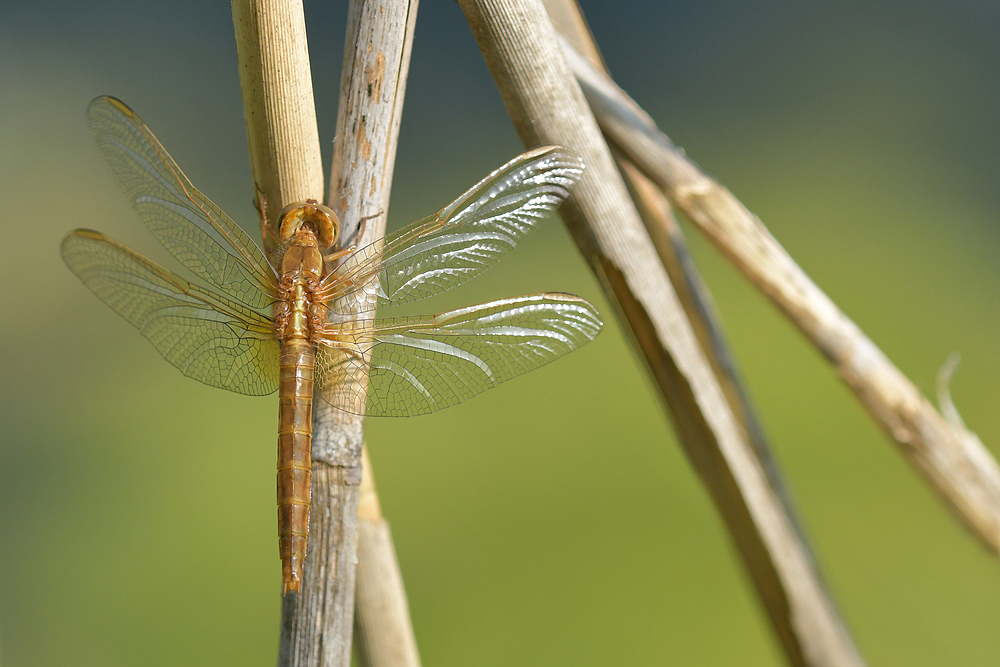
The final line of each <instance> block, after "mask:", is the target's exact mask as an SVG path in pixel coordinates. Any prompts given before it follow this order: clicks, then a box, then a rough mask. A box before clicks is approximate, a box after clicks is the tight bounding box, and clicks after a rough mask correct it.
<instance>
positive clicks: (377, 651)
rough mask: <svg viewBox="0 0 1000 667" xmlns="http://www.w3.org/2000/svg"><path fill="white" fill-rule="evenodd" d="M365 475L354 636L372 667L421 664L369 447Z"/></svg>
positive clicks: (364, 456)
mask: <svg viewBox="0 0 1000 667" xmlns="http://www.w3.org/2000/svg"><path fill="white" fill-rule="evenodd" d="M361 460H362V465H363V467H364V476H363V477H362V478H361V503H360V504H359V505H358V587H357V591H356V593H355V601H356V606H357V610H356V614H357V616H356V617H355V619H354V626H355V640H356V642H357V649H358V654H359V657H360V658H361V661H362V663H363V664H365V665H367V666H368V667H419V665H420V654H419V653H418V652H417V640H416V638H415V637H414V636H413V625H412V624H411V622H410V609H409V606H408V604H407V601H406V590H405V589H404V587H403V575H402V573H401V572H400V570H399V561H398V560H397V559H396V549H395V547H394V546H393V544H392V533H391V532H390V530H389V522H388V521H386V520H385V519H384V518H383V517H382V508H381V507H380V505H379V501H378V494H377V493H376V492H375V479H374V476H373V475H372V472H371V470H372V469H371V462H370V461H369V460H368V450H367V449H362V450H361Z"/></svg>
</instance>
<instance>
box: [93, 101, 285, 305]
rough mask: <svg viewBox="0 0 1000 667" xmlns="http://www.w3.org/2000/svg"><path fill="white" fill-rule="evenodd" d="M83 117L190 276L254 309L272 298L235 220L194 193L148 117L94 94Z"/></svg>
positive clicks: (265, 268)
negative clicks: (142, 117) (148, 123)
mask: <svg viewBox="0 0 1000 667" xmlns="http://www.w3.org/2000/svg"><path fill="white" fill-rule="evenodd" d="M87 122H88V124H89V125H90V131H91V132H92V133H93V134H94V138H95V139H96V140H97V146H98V148H100V150H101V154H102V155H103V156H104V160H105V162H107V164H108V167H109V168H110V169H111V173H112V174H114V177H115V180H116V181H118V185H119V186H121V188H122V190H124V191H125V194H126V195H127V196H128V198H129V201H131V202H132V206H133V207H134V208H135V210H136V212H137V213H138V214H139V217H140V218H142V220H143V222H145V223H146V226H147V227H149V229H150V231H152V232H153V234H154V235H155V236H156V238H157V239H159V241H160V242H161V243H162V244H163V245H164V246H165V247H166V248H167V250H169V251H170V252H171V253H172V254H173V255H174V257H176V258H177V259H178V260H179V261H180V262H181V263H182V264H184V266H186V267H187V268H188V269H190V270H191V271H192V272H193V273H194V274H195V275H197V276H198V277H199V278H202V279H203V280H205V281H207V282H209V283H211V284H212V285H215V286H216V287H218V288H219V289H220V290H222V291H223V292H225V293H226V294H227V295H229V296H231V297H233V298H235V299H237V300H239V301H241V302H243V303H245V304H248V305H250V306H252V307H254V308H260V307H263V306H265V305H267V304H269V303H271V302H272V301H273V300H274V296H275V294H276V293H277V279H276V278H275V273H274V270H273V269H272V268H271V266H270V265H269V264H268V262H267V260H266V259H265V257H264V254H263V253H262V252H261V250H260V249H259V248H258V247H257V245H256V244H255V243H254V242H253V240H251V239H250V237H249V236H248V235H247V234H246V232H244V231H243V230H242V229H241V228H240V227H239V225H237V224H236V223H235V222H233V220H232V218H230V217H229V216H228V215H226V214H225V213H224V212H222V210H221V209H219V207H218V206H216V205H215V204H213V203H212V202H211V201H209V199H208V197H206V196H205V195H203V194H202V193H201V192H199V191H198V190H197V189H196V188H195V187H194V186H193V185H192V184H191V181H189V180H188V178H187V176H185V175H184V173H183V172H182V171H181V170H180V168H179V167H178V166H177V163H175V162H174V161H173V159H172V158H171V157H170V155H169V154H168V153H167V151H166V150H165V149H164V148H163V146H162V145H161V144H160V142H159V141H157V139H156V137H155V136H153V133H152V132H151V131H150V129H149V128H148V127H146V125H145V123H143V122H142V120H141V119H140V118H139V117H138V116H137V115H136V114H135V113H134V112H133V111H132V110H131V109H129V108H128V107H127V106H125V104H123V103H122V102H120V101H118V100H116V99H114V98H113V97H98V98H97V99H95V100H94V101H93V102H91V103H90V107H89V108H88V109H87Z"/></svg>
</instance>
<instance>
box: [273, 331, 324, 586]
mask: <svg viewBox="0 0 1000 667" xmlns="http://www.w3.org/2000/svg"><path fill="white" fill-rule="evenodd" d="M315 356H316V355H315V349H314V348H313V344H312V343H310V342H309V341H307V340H301V339H292V340H286V341H285V342H284V344H282V346H281V357H280V362H279V363H280V376H279V384H278V551H279V553H280V555H281V574H282V591H283V593H287V592H288V591H293V592H294V591H298V590H299V587H300V585H301V583H302V563H303V562H304V561H305V558H306V538H307V537H308V535H309V478H310V475H311V472H310V471H311V468H312V461H311V450H312V395H313V372H314V364H315Z"/></svg>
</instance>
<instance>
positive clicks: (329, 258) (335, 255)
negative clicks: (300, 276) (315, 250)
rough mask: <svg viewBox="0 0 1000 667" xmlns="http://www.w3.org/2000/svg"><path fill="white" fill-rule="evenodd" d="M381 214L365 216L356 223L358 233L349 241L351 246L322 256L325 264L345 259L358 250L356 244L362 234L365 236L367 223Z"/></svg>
mask: <svg viewBox="0 0 1000 667" xmlns="http://www.w3.org/2000/svg"><path fill="white" fill-rule="evenodd" d="M382 213H383V211H379V212H378V213H373V214H372V215H366V216H364V217H363V218H361V219H360V220H359V221H358V223H359V224H358V231H357V233H356V234H355V235H354V238H353V239H352V240H351V245H349V246H345V247H343V248H341V249H340V250H335V251H333V252H331V253H329V254H327V255H323V259H324V260H325V261H326V262H327V263H331V262H335V261H337V260H338V259H340V258H342V257H346V256H348V255H350V254H352V253H353V252H354V251H355V250H357V249H358V243H359V242H360V241H361V237H362V236H364V234H365V228H366V227H367V225H368V221H369V220H371V219H372V218H377V217H379V216H380V215H382Z"/></svg>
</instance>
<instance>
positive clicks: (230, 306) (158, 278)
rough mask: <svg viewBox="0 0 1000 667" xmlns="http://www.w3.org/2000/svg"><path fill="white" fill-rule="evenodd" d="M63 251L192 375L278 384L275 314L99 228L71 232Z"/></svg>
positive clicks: (261, 386) (240, 386) (228, 383)
mask: <svg viewBox="0 0 1000 667" xmlns="http://www.w3.org/2000/svg"><path fill="white" fill-rule="evenodd" d="M61 250H62V257H63V260H64V261H65V262H66V265H67V266H69V268H70V270H71V271H72V272H73V273H75V274H76V276H77V277H78V278H79V279H80V280H81V281H83V284H84V285H86V286H87V287H88V288H89V289H90V290H91V291H92V292H93V293H94V294H96V295H97V297H98V298H99V299H100V300H101V301H103V302H104V303H106V304H108V305H109V306H110V307H111V308H112V309H113V310H114V311H115V312H116V313H118V314H119V315H121V316H122V317H124V318H125V319H126V320H128V321H129V322H130V323H131V324H132V325H133V326H135V327H136V328H138V329H139V333H141V334H142V335H143V336H145V337H146V339H148V340H149V342H151V343H152V344H153V347H155V348H156V350H157V351H158V352H159V353H160V354H162V355H163V358H164V359H166V360H167V361H169V362H170V363H171V364H173V365H174V366H176V367H177V368H178V369H180V371H181V372H182V373H183V374H184V375H186V376H188V377H190V378H194V379H195V380H198V381H199V382H204V383H205V384H207V385H211V386H213V387H221V388H222V389H229V390H230V391H235V392H238V393H241V394H250V395H253V396H259V395H264V394H270V393H271V392H273V391H275V390H276V389H277V388H278V351H279V343H278V341H277V340H275V338H274V333H273V324H272V322H271V320H270V318H268V317H267V316H265V315H263V314H261V313H258V312H257V311H255V310H253V309H251V308H248V307H246V306H245V305H243V304H241V303H237V302H235V301H233V300H231V299H228V298H226V297H224V296H222V295H221V294H215V293H214V292H210V291H208V290H205V289H203V288H201V287H198V286H197V285H192V284H191V283H188V282H187V281H185V280H184V279H182V278H180V277H179V276H176V275H174V274H173V273H171V272H170V271H167V270H166V269H164V268H163V267H161V266H159V265H158V264H156V263H155V262H152V261H150V260H149V259H146V258H145V257H143V256H142V255H140V254H138V253H136V252H135V251H133V250H132V249H130V248H129V247H127V246H125V245H122V244H121V243H118V242H117V241H115V240H114V239H111V238H108V237H106V236H104V235H103V234H101V233H99V232H93V231H90V230H82V229H78V230H76V231H74V232H71V233H70V234H69V235H68V236H67V237H66V238H65V239H64V240H63V242H62V248H61Z"/></svg>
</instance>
